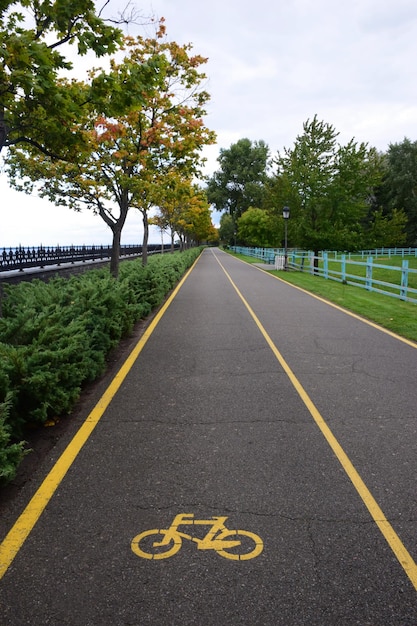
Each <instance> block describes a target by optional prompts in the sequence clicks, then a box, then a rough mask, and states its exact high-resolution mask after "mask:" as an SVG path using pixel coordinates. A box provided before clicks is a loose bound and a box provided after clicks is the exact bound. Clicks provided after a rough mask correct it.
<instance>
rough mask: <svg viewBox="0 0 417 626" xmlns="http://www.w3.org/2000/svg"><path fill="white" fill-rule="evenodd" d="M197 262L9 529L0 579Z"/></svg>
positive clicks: (0, 549)
mask: <svg viewBox="0 0 417 626" xmlns="http://www.w3.org/2000/svg"><path fill="white" fill-rule="evenodd" d="M199 258H200V257H198V258H197V259H196V260H195V262H194V263H193V265H192V266H191V268H190V269H189V270H188V272H187V273H186V274H185V275H184V276H183V278H182V279H181V281H180V282H179V283H178V285H177V287H176V288H175V289H174V291H173V292H172V294H171V295H170V296H169V298H168V299H167V301H166V302H165V304H164V305H163V306H162V307H161V309H160V310H159V311H158V313H157V314H156V315H155V317H154V319H153V320H152V322H151V323H150V324H149V326H148V328H147V329H146V331H145V332H144V334H143V335H142V337H141V338H140V339H139V341H138V343H137V344H136V346H135V347H134V348H133V350H132V352H131V353H130V355H129V356H128V358H127V359H126V361H125V362H124V363H123V365H122V366H121V368H120V369H119V371H118V372H117V374H116V376H115V377H114V378H113V380H112V382H111V383H110V385H109V386H108V387H107V389H106V391H105V392H104V393H103V395H102V396H101V398H100V400H99V401H98V402H97V404H96V405H95V407H94V408H93V410H92V411H91V413H90V414H89V415H88V417H87V418H86V420H85V422H84V423H83V424H82V426H81V427H80V428H79V430H78V431H77V432H76V434H75V435H74V437H73V439H72V440H71V441H70V443H69V444H68V446H67V447H66V449H65V450H64V452H63V453H62V454H61V456H60V457H59V459H58V460H57V461H56V463H55V465H54V466H53V467H52V469H51V470H50V472H49V473H48V475H47V476H46V478H45V479H44V480H43V482H42V484H41V485H40V487H39V488H38V490H37V491H36V493H35V494H34V496H33V497H32V499H31V500H30V502H29V503H28V505H27V506H26V508H25V509H24V511H23V513H22V514H21V515H20V516H19V518H18V519H17V520H16V522H15V523H14V525H13V527H12V528H11V529H10V531H9V533H8V534H7V535H6V537H5V538H4V540H3V541H2V543H1V544H0V579H1V578H2V577H3V576H4V574H5V573H6V572H7V570H8V568H9V567H10V565H11V563H12V562H13V559H14V558H15V556H16V555H17V553H18V552H19V550H20V548H21V547H22V545H23V543H24V542H25V540H26V539H27V537H28V536H29V534H30V533H31V531H32V530H33V528H34V526H35V524H36V522H37V521H38V519H39V518H40V516H41V515H42V513H43V511H44V510H45V507H46V506H47V504H48V502H49V500H50V499H51V498H52V496H53V495H54V493H55V491H56V490H57V488H58V487H59V485H60V483H61V481H62V480H63V478H64V476H65V475H66V473H67V472H68V470H69V468H70V467H71V465H72V463H73V462H74V460H75V459H76V457H77V455H78V453H79V452H80V450H81V448H82V447H83V446H84V444H85V443H86V441H87V440H88V438H89V437H90V435H91V433H92V432H93V430H94V428H95V427H96V426H97V424H98V422H99V421H100V419H101V418H102V416H103V414H104V412H105V410H106V409H107V407H108V406H109V404H110V402H111V401H112V399H113V398H114V396H115V394H116V393H117V391H118V390H119V389H120V386H121V385H122V383H123V381H124V379H125V378H126V376H127V374H128V373H129V371H130V370H131V368H132V366H133V364H134V363H135V361H136V359H137V358H138V356H139V354H140V353H141V352H142V350H143V348H144V346H145V344H146V343H147V341H148V339H149V338H150V336H151V335H152V333H153V332H154V330H155V328H156V326H157V325H158V323H159V322H160V320H161V318H162V317H163V315H164V314H165V312H166V310H167V309H168V307H169V306H170V304H171V303H172V301H173V300H174V298H175V297H176V295H177V293H178V291H179V290H180V289H181V287H182V285H183V284H184V282H185V281H186V280H187V278H188V276H189V275H190V273H191V272H192V271H193V269H194V267H195V265H196V263H197V262H198V260H199Z"/></svg>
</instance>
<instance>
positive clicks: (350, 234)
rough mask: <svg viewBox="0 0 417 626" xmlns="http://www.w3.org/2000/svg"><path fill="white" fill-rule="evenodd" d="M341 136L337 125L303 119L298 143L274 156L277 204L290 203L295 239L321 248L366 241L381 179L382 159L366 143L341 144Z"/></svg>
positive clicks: (291, 231)
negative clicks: (367, 223) (371, 207)
mask: <svg viewBox="0 0 417 626" xmlns="http://www.w3.org/2000/svg"><path fill="white" fill-rule="evenodd" d="M337 138H338V133H337V132H336V130H335V129H334V127H333V126H332V125H330V124H328V123H325V122H321V121H319V120H318V119H317V116H315V117H314V118H313V119H312V120H307V122H305V123H304V125H303V133H302V134H301V135H299V136H298V137H297V138H296V141H295V143H294V147H293V148H291V149H287V148H285V149H284V152H283V153H282V154H280V153H278V156H277V158H276V160H275V163H276V165H277V172H276V177H275V180H274V182H273V188H274V191H275V205H276V206H281V207H282V206H284V205H286V204H288V205H289V206H290V207H291V219H290V221H289V224H288V227H289V239H290V241H291V243H292V245H297V246H300V247H304V248H308V249H312V250H314V251H318V250H325V249H339V250H353V249H357V248H358V247H360V246H361V244H362V231H363V228H362V221H363V219H364V217H365V216H366V214H367V212H368V210H369V205H370V198H371V196H372V193H373V189H374V187H375V186H376V185H377V184H378V183H379V181H380V179H381V175H382V167H381V159H380V158H379V156H378V154H377V152H376V150H374V149H373V148H368V146H367V144H364V143H361V144H357V143H356V142H355V141H354V140H353V139H352V140H351V141H350V142H349V143H348V144H347V145H345V146H341V145H340V144H338V143H337ZM274 185H275V187H274Z"/></svg>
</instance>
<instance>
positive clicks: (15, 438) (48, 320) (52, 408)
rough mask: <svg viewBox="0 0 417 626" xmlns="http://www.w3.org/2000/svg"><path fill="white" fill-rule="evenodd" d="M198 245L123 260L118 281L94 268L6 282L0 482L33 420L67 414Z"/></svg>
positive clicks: (1, 326) (13, 465)
mask: <svg viewBox="0 0 417 626" xmlns="http://www.w3.org/2000/svg"><path fill="white" fill-rule="evenodd" d="M200 252H201V248H193V249H191V250H186V251H184V252H176V253H174V254H164V255H158V256H151V257H150V258H149V262H148V264H147V266H146V267H143V266H142V264H141V261H140V260H137V261H129V262H125V263H122V264H121V266H120V271H119V278H118V280H117V281H116V280H115V279H114V278H112V277H111V276H110V274H109V272H108V270H91V271H88V272H86V273H85V274H83V275H81V276H73V277H71V278H69V279H65V278H55V279H53V280H51V281H49V282H48V283H43V282H41V281H39V280H33V281H31V282H22V283H20V284H18V285H14V286H6V287H4V292H5V294H4V300H3V307H2V309H3V317H1V318H0V484H1V483H5V482H8V481H9V480H11V479H12V478H13V477H14V475H15V471H16V469H17V466H18V464H19V463H20V460H21V458H22V456H23V454H24V443H22V442H21V441H20V439H21V438H22V437H24V435H25V431H26V428H27V427H28V425H34V424H35V425H40V424H43V423H45V422H46V421H47V420H49V419H51V418H56V417H57V416H60V415H64V414H68V413H70V411H71V409H72V408H73V406H74V403H75V402H76V400H77V399H78V398H79V396H80V393H81V390H82V387H83V385H84V384H85V383H86V382H88V381H93V380H95V379H96V378H97V377H98V376H99V375H100V374H102V373H103V372H104V370H105V368H106V357H107V355H108V353H109V351H110V350H111V349H112V348H114V347H115V346H116V345H117V344H118V343H119V341H120V340H121V338H122V337H125V336H127V335H128V334H129V333H130V332H131V331H132V329H133V326H134V324H135V322H137V321H138V320H139V319H142V318H144V317H146V316H147V315H148V314H149V313H150V312H151V311H152V310H153V309H154V308H155V307H157V306H158V305H160V304H161V303H162V302H163V300H164V298H165V296H166V294H167V293H168V292H169V291H170V290H171V289H172V288H173V287H174V286H175V284H176V283H177V282H178V280H179V279H180V278H181V276H182V275H183V274H184V273H185V271H186V270H187V268H188V267H190V266H191V265H192V263H193V262H194V260H195V259H196V258H197V256H198V255H199V254H200Z"/></svg>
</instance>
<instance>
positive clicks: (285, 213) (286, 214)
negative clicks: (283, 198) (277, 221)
mask: <svg viewBox="0 0 417 626" xmlns="http://www.w3.org/2000/svg"><path fill="white" fill-rule="evenodd" d="M282 217H283V218H284V220H287V219H288V218H289V217H290V207H288V206H285V207H284V208H283V209H282Z"/></svg>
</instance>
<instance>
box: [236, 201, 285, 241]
mask: <svg viewBox="0 0 417 626" xmlns="http://www.w3.org/2000/svg"><path fill="white" fill-rule="evenodd" d="M237 225H238V230H237V234H238V238H239V241H241V242H242V243H243V244H244V245H246V246H266V247H267V246H278V245H280V243H281V241H280V239H281V238H280V235H281V228H279V226H278V218H277V217H275V216H273V215H271V214H270V213H268V212H267V211H265V210H263V209H256V208H254V207H249V209H248V210H247V211H245V212H244V213H243V214H242V215H241V216H240V218H239V219H238V222H237Z"/></svg>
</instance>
